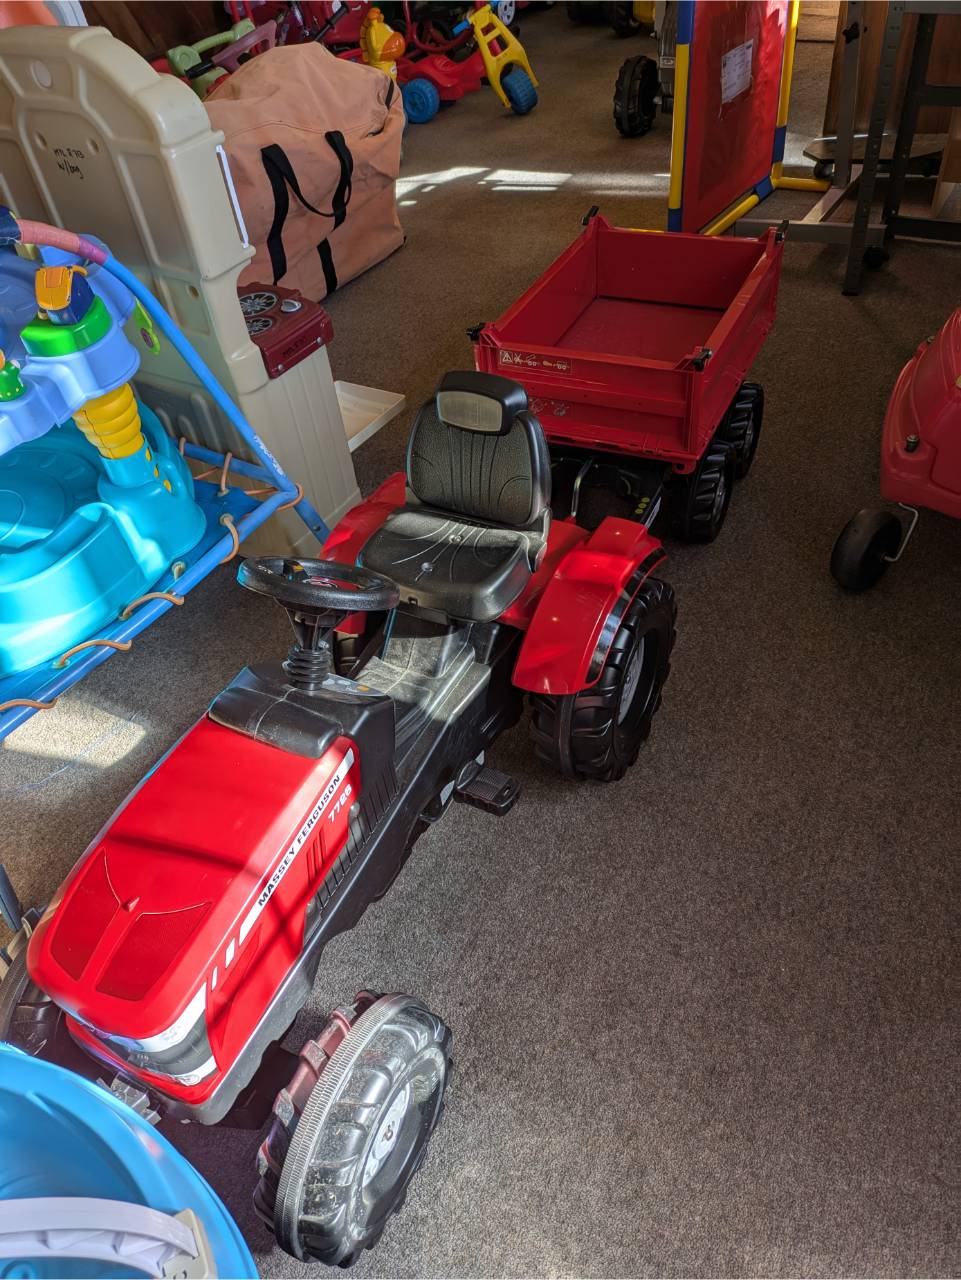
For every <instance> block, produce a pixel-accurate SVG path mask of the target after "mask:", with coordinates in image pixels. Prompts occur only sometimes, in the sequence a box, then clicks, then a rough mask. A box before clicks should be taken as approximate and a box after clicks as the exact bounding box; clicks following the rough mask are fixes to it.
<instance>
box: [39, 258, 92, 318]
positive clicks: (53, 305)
mask: <svg viewBox="0 0 961 1280" xmlns="http://www.w3.org/2000/svg"><path fill="white" fill-rule="evenodd" d="M75 271H77V272H79V273H80V275H82V276H85V275H86V274H87V273H86V271H85V270H84V269H83V267H41V268H40V270H39V271H38V272H37V274H36V276H35V277H34V286H35V290H36V295H37V306H38V307H39V308H40V310H41V311H63V310H64V308H65V307H68V306H69V305H70V298H71V295H72V293H73V275H74V272H75Z"/></svg>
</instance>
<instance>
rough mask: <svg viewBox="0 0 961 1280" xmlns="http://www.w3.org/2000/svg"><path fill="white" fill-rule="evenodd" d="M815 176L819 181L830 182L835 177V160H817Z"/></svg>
mask: <svg viewBox="0 0 961 1280" xmlns="http://www.w3.org/2000/svg"><path fill="white" fill-rule="evenodd" d="M814 176H815V178H817V179H818V181H819V182H830V180H831V179H832V178H833V177H834V161H833V160H815V162H814Z"/></svg>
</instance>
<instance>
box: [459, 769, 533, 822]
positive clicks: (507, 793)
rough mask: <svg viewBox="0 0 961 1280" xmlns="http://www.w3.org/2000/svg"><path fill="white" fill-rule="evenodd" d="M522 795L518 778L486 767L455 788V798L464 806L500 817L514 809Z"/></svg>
mask: <svg viewBox="0 0 961 1280" xmlns="http://www.w3.org/2000/svg"><path fill="white" fill-rule="evenodd" d="M520 793H521V787H520V783H519V782H518V781H517V779H516V778H512V777H511V776H510V775H509V774H506V773H501V771H500V770H499V769H489V768H487V766H486V765H485V766H484V767H483V768H481V769H478V771H477V772H476V773H475V774H474V775H473V776H472V777H470V778H469V779H468V780H467V781H466V782H463V783H461V785H460V786H459V787H456V788H455V790H454V798H455V800H460V801H461V803H462V804H471V805H473V806H474V808H475V809H483V810H484V811H485V812H486V813H495V814H497V815H498V817H500V815H501V814H504V813H507V811H508V809H511V808H513V806H514V803H515V801H516V800H517V797H518V796H519V795H520Z"/></svg>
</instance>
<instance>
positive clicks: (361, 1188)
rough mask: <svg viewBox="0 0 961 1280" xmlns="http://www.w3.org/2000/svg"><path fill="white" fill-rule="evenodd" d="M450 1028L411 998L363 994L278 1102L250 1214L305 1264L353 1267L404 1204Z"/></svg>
mask: <svg viewBox="0 0 961 1280" xmlns="http://www.w3.org/2000/svg"><path fill="white" fill-rule="evenodd" d="M450 1046H451V1033H450V1031H449V1029H448V1028H447V1027H446V1026H445V1024H444V1023H443V1022H442V1021H441V1019H440V1018H438V1017H437V1016H436V1015H435V1014H433V1013H431V1012H430V1011H429V1010H428V1009H426V1008H425V1007H424V1005H422V1004H421V1003H420V1001H419V1000H415V999H413V998H412V997H411V996H405V995H391V996H380V997H379V998H378V997H376V996H373V995H372V994H371V993H370V992H361V994H360V995H359V996H358V997H357V1000H356V1001H355V1002H354V1005H353V1006H352V1007H350V1008H346V1009H340V1010H337V1011H336V1012H335V1013H334V1014H332V1015H331V1017H330V1019H329V1020H328V1023H327V1025H326V1027H325V1028H324V1030H323V1031H322V1032H321V1034H320V1036H319V1037H318V1039H317V1040H314V1041H310V1042H309V1043H308V1044H307V1045H306V1046H305V1047H304V1049H303V1050H302V1052H301V1055H300V1066H299V1067H298V1070H297V1072H296V1074H295V1075H294V1078H293V1080H292V1081H291V1082H290V1084H289V1085H288V1087H287V1088H286V1089H283V1090H282V1091H281V1092H280V1093H279V1094H278V1095H277V1101H276V1103H275V1104H274V1119H273V1123H272V1125H271V1129H270V1133H269V1134H268V1136H267V1138H266V1140H265V1142H264V1144H263V1146H262V1147H261V1149H260V1155H259V1157H258V1167H259V1171H260V1175H261V1176H260V1183H259V1185H258V1187H257V1190H256V1192H255V1194H254V1208H255V1209H256V1210H257V1213H258V1214H259V1216H260V1217H261V1218H262V1219H263V1220H264V1221H265V1222H266V1223H267V1224H268V1225H270V1226H272V1227H273V1229H274V1232H275V1234H276V1237H277V1241H278V1243H279V1244H280V1246H281V1248H283V1249H285V1250H286V1251H287V1252H288V1253H289V1254H292V1255H293V1257H295V1258H298V1259H300V1260H301V1261H307V1260H308V1259H315V1260H316V1261H318V1262H325V1263H326V1264H327V1265H328V1266H339V1267H349V1266H350V1265H351V1264H352V1263H354V1262H356V1261H357V1259H358V1258H359V1257H360V1255H361V1253H363V1251H364V1250H365V1249H372V1248H373V1247H374V1245H375V1244H376V1243H377V1241H378V1240H379V1239H380V1236H381V1234H382V1232H383V1230H384V1227H385V1226H386V1224H387V1221H388V1219H389V1218H390V1217H391V1215H392V1214H394V1213H396V1212H397V1211H398V1209H400V1208H401V1206H402V1205H403V1203H404V1199H405V1197H406V1195H407V1187H408V1185H409V1183H410V1180H411V1178H412V1177H413V1176H414V1174H415V1173H416V1172H417V1170H418V1169H419V1168H420V1166H421V1164H422V1163H423V1159H424V1156H425V1154H426V1152H427V1144H428V1142H429V1141H430V1138H431V1135H432V1134H433V1132H434V1129H435V1128H436V1127H437V1123H438V1121H439V1120H440V1117H441V1113H442V1110H443V1104H444V1091H445V1089H446V1086H447V1077H448V1074H449V1071H450Z"/></svg>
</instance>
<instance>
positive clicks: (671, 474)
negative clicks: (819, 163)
mask: <svg viewBox="0 0 961 1280" xmlns="http://www.w3.org/2000/svg"><path fill="white" fill-rule="evenodd" d="M585 223H586V230H585V231H584V232H583V234H582V235H580V236H579V237H578V239H577V240H575V242H574V243H573V244H572V245H571V246H570V248H569V249H566V250H565V251H564V253H562V254H561V256H560V257H559V258H557V260H556V261H555V262H554V263H552V264H551V266H550V267H548V269H547V271H546V272H545V273H544V274H543V275H542V276H541V277H540V279H539V280H537V281H536V282H535V283H534V284H533V285H532V286H531V287H530V288H529V289H528V290H527V292H526V293H525V294H523V295H522V296H521V297H520V298H519V299H518V301H517V302H515V303H514V304H513V306H511V307H509V308H508V310H507V311H505V312H504V314H503V315H502V316H501V317H500V319H499V320H497V321H495V322H494V323H493V324H484V325H478V326H477V327H476V328H474V329H471V330H470V331H469V335H470V337H471V338H472V340H473V342H474V359H475V362H476V364H477V368H478V369H482V370H485V371H488V372H491V373H495V372H496V373H501V374H506V375H508V376H509V377H512V378H516V379H517V380H518V381H519V382H521V383H522V384H523V385H524V387H525V388H526V389H527V393H528V396H529V398H530V403H531V412H532V413H535V414H536V415H537V417H538V418H539V419H540V421H541V423H542V424H543V426H544V431H545V433H546V435H547V439H548V441H549V442H550V448H551V456H552V459H553V466H554V479H555V490H556V491H557V501H556V502H555V510H556V509H558V507H559V506H560V505H561V504H560V494H559V490H560V483H561V481H562V479H563V478H564V477H566V480H567V486H568V492H569V495H570V496H569V501H568V504H567V506H566V508H564V509H566V510H569V511H570V516H571V519H580V518H581V517H580V515H579V513H580V511H581V510H582V506H583V504H582V501H581V499H582V495H583V492H584V491H585V490H586V489H587V488H588V487H600V488H605V489H610V490H613V491H614V492H615V493H616V494H617V495H618V496H619V498H621V499H623V500H624V501H625V502H626V504H627V508H626V509H627V513H628V514H629V515H630V516H631V518H633V519H635V520H639V521H641V522H642V523H643V524H645V525H647V526H649V527H650V526H651V525H652V523H653V521H654V519H655V518H656V517H657V515H658V512H659V511H660V509H661V505H662V497H663V496H664V495H665V494H667V495H668V496H669V499H670V508H671V511H672V515H673V524H674V531H675V533H676V534H677V535H678V536H679V537H681V538H684V539H686V540H688V541H693V542H709V541H711V540H712V539H713V538H714V537H716V535H717V533H718V531H719V530H720V528H721V525H722V524H723V522H724V518H725V516H726V515H727V509H728V504H729V503H730V500H731V491H732V488H733V486H734V482H735V480H736V479H738V478H740V477H743V476H745V475H747V473H748V471H749V469H750V467H751V464H752V462H753V461H754V456H755V454H756V452H757V447H758V441H759V438H760V432H761V419H762V415H763V410H764V394H763V391H762V389H761V387H760V386H758V385H757V384H755V383H751V382H745V381H744V377H745V375H746V373H747V371H748V369H749V368H750V366H751V364H752V362H753V360H754V358H755V356H756V355H757V353H758V351H759V350H760V348H761V345H762V343H763V342H764V339H765V337H766V336H767V334H768V332H769V330H770V328H771V326H772V325H773V323H774V314H775V304H776V300H777V289H778V282H779V279H780V273H781V258H782V253H783V243H782V241H783V233H782V232H781V231H774V230H773V229H772V230H771V231H769V232H767V233H766V234H765V235H763V236H761V237H759V238H758V239H756V240H754V239H733V238H721V237H716V236H699V235H683V234H680V233H673V232H672V233H669V234H664V233H662V232H657V231H635V230H625V229H622V228H619V227H612V226H611V225H610V223H609V222H607V221H606V220H605V219H604V218H601V217H599V216H597V208H596V206H595V207H594V208H592V209H591V210H590V212H589V213H588V215H587V217H586V218H585ZM582 523H583V520H582Z"/></svg>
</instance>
